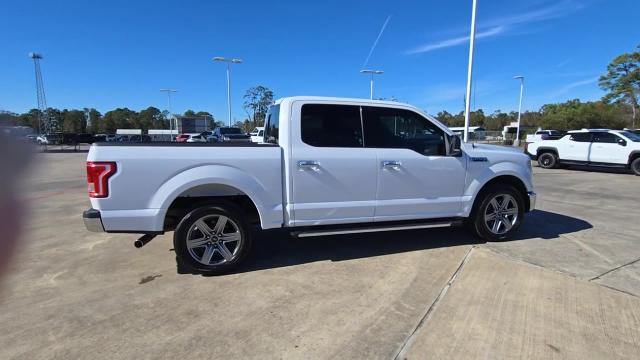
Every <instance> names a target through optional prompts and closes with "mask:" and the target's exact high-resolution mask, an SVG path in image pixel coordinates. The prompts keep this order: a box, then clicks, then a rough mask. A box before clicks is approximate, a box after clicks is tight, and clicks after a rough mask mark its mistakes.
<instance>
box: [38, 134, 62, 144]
mask: <svg viewBox="0 0 640 360" xmlns="http://www.w3.org/2000/svg"><path fill="white" fill-rule="evenodd" d="M36 141H37V143H38V145H60V144H62V143H63V138H62V134H42V135H38V137H37V138H36Z"/></svg>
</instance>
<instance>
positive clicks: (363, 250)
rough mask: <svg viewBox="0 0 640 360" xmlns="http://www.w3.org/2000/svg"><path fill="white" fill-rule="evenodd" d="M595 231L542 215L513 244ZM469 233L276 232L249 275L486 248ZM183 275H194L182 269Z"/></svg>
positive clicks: (259, 239)
mask: <svg viewBox="0 0 640 360" xmlns="http://www.w3.org/2000/svg"><path fill="white" fill-rule="evenodd" d="M589 228H592V225H591V224H589V223H588V222H586V221H584V220H580V219H576V218H573V217H570V216H565V215H561V214H556V213H553V212H549V211H542V210H536V211H533V212H531V213H529V214H527V215H526V216H525V220H524V224H523V225H522V227H521V229H520V231H519V232H518V234H517V235H516V236H515V238H514V239H513V240H511V241H523V240H528V239H535V238H543V239H555V238H558V237H560V235H562V234H566V233H572V232H577V231H581V230H585V229H589ZM482 243H484V241H482V240H480V239H478V238H476V237H475V236H473V235H472V234H471V232H469V231H468V230H467V229H465V228H447V229H429V230H410V231H389V232H379V233H367V234H351V235H336V236H322V237H311V238H295V237H292V236H290V235H289V233H288V232H287V231H283V230H270V231H265V232H262V233H260V234H256V235H255V236H254V242H253V249H252V251H251V254H250V256H249V258H247V259H246V262H245V265H244V266H241V267H240V268H239V269H237V270H236V271H234V273H243V272H250V271H257V270H265V269H273V268H279V267H286V266H294V265H301V264H306V263H312V262H317V261H327V260H328V261H344V260H352V259H361V258H367V257H373V256H382V255H390V254H396V253H404V252H411V251H422V250H429V249H435V248H445V247H453V246H461V245H476V244H482ZM178 273H180V274H194V275H198V273H194V272H191V271H188V270H185V269H181V268H179V269H178Z"/></svg>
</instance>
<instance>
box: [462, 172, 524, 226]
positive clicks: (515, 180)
mask: <svg viewBox="0 0 640 360" xmlns="http://www.w3.org/2000/svg"><path fill="white" fill-rule="evenodd" d="M498 184H502V185H509V186H512V187H514V188H515V189H516V190H517V191H518V193H519V194H520V196H522V201H523V202H524V211H525V212H528V211H529V210H530V208H531V204H530V202H529V194H528V190H527V186H526V185H525V182H524V181H523V180H522V179H520V178H519V177H518V176H515V175H512V174H503V175H498V176H495V177H493V178H491V179H490V180H489V181H487V182H485V183H484V184H483V185H482V186H481V187H480V189H479V190H478V191H477V193H476V195H475V196H474V198H473V205H472V207H471V211H470V212H469V216H473V215H474V214H475V211H476V210H477V208H478V206H479V205H480V202H481V201H482V198H483V196H484V194H486V193H487V191H488V190H489V189H490V188H491V187H493V186H495V185H498Z"/></svg>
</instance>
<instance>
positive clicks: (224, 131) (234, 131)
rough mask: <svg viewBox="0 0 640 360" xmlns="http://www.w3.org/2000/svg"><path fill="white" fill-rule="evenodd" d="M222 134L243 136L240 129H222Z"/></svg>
mask: <svg viewBox="0 0 640 360" xmlns="http://www.w3.org/2000/svg"><path fill="white" fill-rule="evenodd" d="M220 134H222V135H237V134H242V130H240V128H222V129H220Z"/></svg>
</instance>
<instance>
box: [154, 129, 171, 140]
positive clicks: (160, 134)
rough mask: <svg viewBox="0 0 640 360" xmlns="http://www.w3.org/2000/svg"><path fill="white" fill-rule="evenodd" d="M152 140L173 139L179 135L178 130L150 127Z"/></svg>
mask: <svg viewBox="0 0 640 360" xmlns="http://www.w3.org/2000/svg"><path fill="white" fill-rule="evenodd" d="M147 134H148V135H149V137H150V138H151V141H173V139H174V138H175V137H176V135H178V130H176V129H173V130H165V129H149V131H148V132H147Z"/></svg>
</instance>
